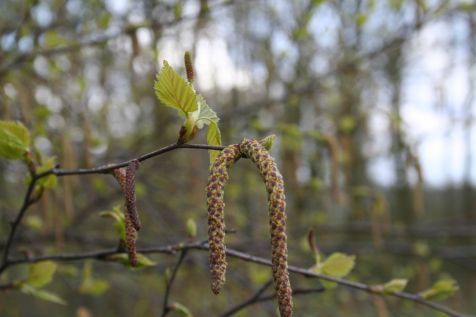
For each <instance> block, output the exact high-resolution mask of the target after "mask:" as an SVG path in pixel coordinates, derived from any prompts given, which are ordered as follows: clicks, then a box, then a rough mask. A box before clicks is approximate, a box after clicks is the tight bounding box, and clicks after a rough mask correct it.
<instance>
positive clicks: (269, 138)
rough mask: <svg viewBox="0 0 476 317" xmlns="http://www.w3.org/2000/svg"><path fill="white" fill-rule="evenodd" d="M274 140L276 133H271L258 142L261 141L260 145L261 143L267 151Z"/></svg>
mask: <svg viewBox="0 0 476 317" xmlns="http://www.w3.org/2000/svg"><path fill="white" fill-rule="evenodd" d="M274 140H276V135H275V134H271V135H268V136H267V137H265V138H264V139H261V140H260V141H259V143H261V145H263V146H264V147H265V148H266V150H268V151H269V150H271V148H272V147H273V143H274Z"/></svg>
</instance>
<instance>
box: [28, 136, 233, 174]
mask: <svg viewBox="0 0 476 317" xmlns="http://www.w3.org/2000/svg"><path fill="white" fill-rule="evenodd" d="M224 148H225V147H224V146H214V145H208V144H170V145H167V146H165V147H163V148H160V149H158V150H155V151H152V152H150V153H146V154H144V155H141V156H138V157H135V158H132V159H130V160H127V161H124V162H120V163H116V164H107V165H102V166H98V167H93V168H79V169H72V170H63V169H58V168H54V169H51V170H49V171H46V172H44V173H42V174H39V175H38V178H40V177H44V176H47V175H50V174H54V175H56V176H68V175H85V174H106V173H109V172H111V171H113V170H115V169H117V168H121V167H126V166H127V165H128V164H129V163H130V162H131V161H133V160H138V161H139V162H142V161H145V160H148V159H150V158H153V157H156V156H159V155H162V154H164V153H167V152H170V151H173V150H177V149H199V150H219V151H221V150H223V149H224Z"/></svg>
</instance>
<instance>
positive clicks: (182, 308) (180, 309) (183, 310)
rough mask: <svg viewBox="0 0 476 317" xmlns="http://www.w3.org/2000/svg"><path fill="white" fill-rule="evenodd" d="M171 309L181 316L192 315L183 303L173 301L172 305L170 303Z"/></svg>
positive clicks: (188, 316)
mask: <svg viewBox="0 0 476 317" xmlns="http://www.w3.org/2000/svg"><path fill="white" fill-rule="evenodd" d="M170 309H171V310H175V311H176V312H178V313H180V316H183V317H193V315H192V313H191V312H190V310H189V309H188V308H187V307H185V306H184V305H182V304H180V303H177V302H174V303H173V304H172V305H170Z"/></svg>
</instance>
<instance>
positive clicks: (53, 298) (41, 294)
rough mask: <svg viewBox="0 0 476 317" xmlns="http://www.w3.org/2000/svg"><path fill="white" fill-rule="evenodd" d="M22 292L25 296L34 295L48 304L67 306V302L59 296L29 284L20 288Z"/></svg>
mask: <svg viewBox="0 0 476 317" xmlns="http://www.w3.org/2000/svg"><path fill="white" fill-rule="evenodd" d="M20 291H21V292H23V293H25V294H28V295H32V296H34V297H36V298H39V299H42V300H45V301H48V302H52V303H56V304H60V305H66V302H65V301H64V300H63V299H62V298H61V297H59V296H58V295H56V294H53V293H50V292H48V291H45V290H41V289H37V288H35V287H33V286H31V285H29V284H22V285H21V286H20Z"/></svg>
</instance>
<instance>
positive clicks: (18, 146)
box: [0, 121, 31, 160]
mask: <svg viewBox="0 0 476 317" xmlns="http://www.w3.org/2000/svg"><path fill="white" fill-rule="evenodd" d="M30 142H31V140H30V132H29V131H28V129H27V128H26V127H25V126H24V125H23V124H22V123H21V122H18V121H0V157H4V158H6V159H11V160H18V159H22V158H23V157H24V155H25V153H26V152H28V151H29V150H30Z"/></svg>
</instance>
